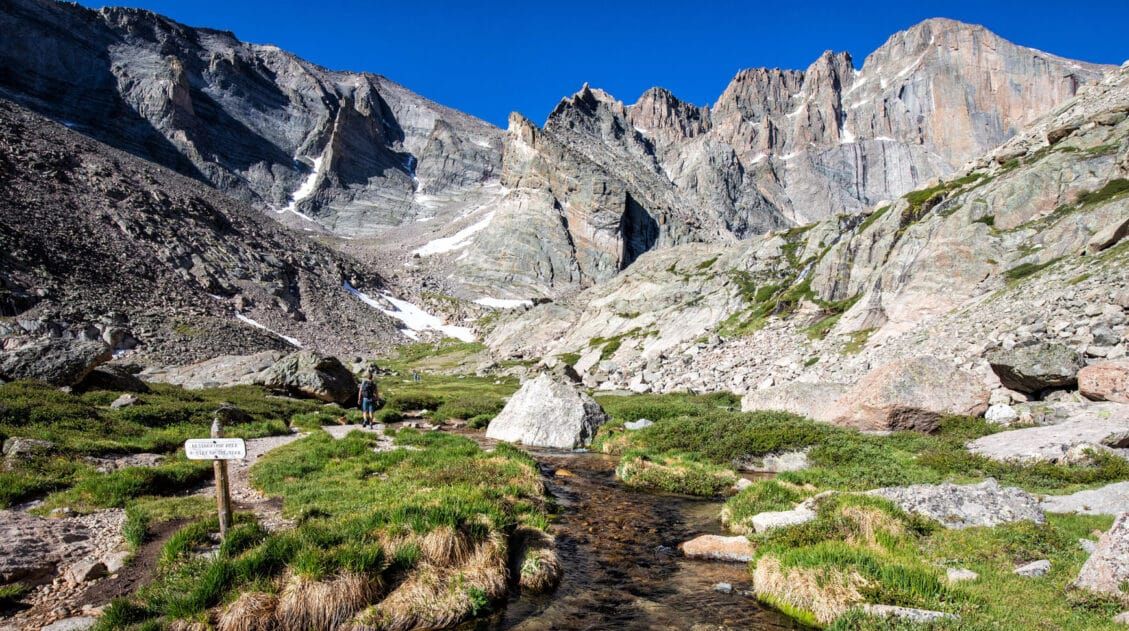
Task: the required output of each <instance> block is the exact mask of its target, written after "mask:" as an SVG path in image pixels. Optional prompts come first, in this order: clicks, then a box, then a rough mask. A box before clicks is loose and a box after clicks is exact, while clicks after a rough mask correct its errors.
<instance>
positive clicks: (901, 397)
mask: <svg viewBox="0 0 1129 631" xmlns="http://www.w3.org/2000/svg"><path fill="white" fill-rule="evenodd" d="M837 406H838V408H839V410H840V413H839V415H838V416H837V417H835V419H834V423H835V424H836V425H842V426H845V427H855V428H858V429H862V430H907V429H912V430H918V431H922V432H931V431H933V430H935V429H936V428H937V425H938V423H939V422H940V420H941V418H942V417H944V416H948V415H953V414H967V415H972V416H979V415H980V414H983V413H984V410H986V409H987V408H988V390H987V388H985V387H984V385H983V383H981V381H980V380H979V379H977V378H976V377H975V376H973V375H972V374H971V373H969V372H967V371H965V370H961V369H959V368H957V367H956V366H953V365H952V364H950V363H949V362H947V361H944V360H941V359H938V358H935V357H915V358H909V359H900V360H896V361H893V362H890V363H888V364H885V365H883V366H879V367H878V368H875V369H874V370H872V371H870V372H869V373H868V374H867V375H866V376H864V377H863V378H862V379H860V380H859V382H858V383H857V384H855V385H854V387H852V388H850V389H849V390H848V391H847V392H846V394H844V395H843V396H842V397H841V398H839V400H838V402H837Z"/></svg>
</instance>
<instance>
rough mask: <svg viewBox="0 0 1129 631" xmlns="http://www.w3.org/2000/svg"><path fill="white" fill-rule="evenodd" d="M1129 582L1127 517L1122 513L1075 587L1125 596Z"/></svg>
mask: <svg viewBox="0 0 1129 631" xmlns="http://www.w3.org/2000/svg"><path fill="white" fill-rule="evenodd" d="M1126 581H1129V513H1121V514H1120V515H1118V516H1117V519H1116V520H1114V522H1113V526H1112V527H1111V528H1110V529H1109V530H1107V531H1106V532H1105V534H1103V535H1102V538H1101V539H1099V540H1098V547H1097V549H1096V550H1094V553H1093V554H1091V555H1090V558H1089V559H1087V561H1086V563H1085V564H1084V565H1083V566H1082V569H1081V570H1080V571H1079V572H1078V578H1077V579H1075V581H1074V586H1075V587H1078V588H1081V589H1086V590H1089V591H1092V592H1097V593H1099V594H1109V595H1114V596H1124V594H1125V582H1126Z"/></svg>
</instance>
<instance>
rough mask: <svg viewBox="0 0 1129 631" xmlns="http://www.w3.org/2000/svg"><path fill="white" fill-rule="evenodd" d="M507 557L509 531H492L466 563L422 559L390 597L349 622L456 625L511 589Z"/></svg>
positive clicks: (391, 629)
mask: <svg viewBox="0 0 1129 631" xmlns="http://www.w3.org/2000/svg"><path fill="white" fill-rule="evenodd" d="M449 558H453V557H449ZM506 559H507V549H506V542H505V538H504V536H503V535H501V534H500V533H491V535H489V536H488V537H487V538H486V539H485V540H484V541H482V542H481V543H479V544H478V545H477V546H475V547H474V548H473V549H472V550H471V552H470V553H469V554H468V555H466V556H465V559H464V560H463V561H462V562H461V563H457V564H454V565H448V566H442V565H437V564H435V563H432V562H430V561H429V560H421V562H420V564H419V565H417V566H416V567H415V568H414V569H413V570H412V573H411V574H410V575H409V576H408V577H407V578H406V579H405V580H404V581H403V582H402V583H400V584H399V585H398V586H397V587H396V588H395V589H393V590H392V591H391V593H389V594H388V596H387V597H385V598H384V600H382V601H381V602H380V603H378V604H376V605H374V606H372V607H369V608H367V609H365V610H364V611H362V612H360V613H359V614H358V615H356V616H355V617H354V618H353V620H352V622H351V623H350V624H349V625H348V626H347V627H346V628H348V629H349V630H350V631H408V630H409V629H420V628H423V629H439V628H444V627H448V626H451V625H453V624H455V623H457V622H459V621H461V620H463V619H465V618H467V617H468V616H473V615H475V614H477V613H478V612H479V611H481V610H483V609H485V608H487V607H488V606H489V604H490V602H491V601H493V600H496V599H499V598H501V597H503V596H504V595H505V593H506V585H507V577H508V574H507V571H506Z"/></svg>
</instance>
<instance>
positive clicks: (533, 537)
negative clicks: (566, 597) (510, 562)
mask: <svg viewBox="0 0 1129 631" xmlns="http://www.w3.org/2000/svg"><path fill="white" fill-rule="evenodd" d="M514 541H516V542H517V545H516V546H515V547H516V550H517V554H516V555H515V556H514V559H515V565H516V567H515V568H514V573H515V574H516V575H517V577H518V584H519V585H520V586H521V589H522V590H528V591H531V592H535V593H536V592H544V591H547V590H549V589H552V588H553V587H555V586H556V584H557V583H558V582H560V580H561V574H562V569H561V563H560V559H559V558H557V551H556V540H555V539H554V538H553V537H552V536H550V535H549V534H547V533H545V532H542V531H540V530H536V529H533V528H521V529H519V530H518V532H517V533H515V534H514Z"/></svg>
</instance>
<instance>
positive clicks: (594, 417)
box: [486, 375, 608, 449]
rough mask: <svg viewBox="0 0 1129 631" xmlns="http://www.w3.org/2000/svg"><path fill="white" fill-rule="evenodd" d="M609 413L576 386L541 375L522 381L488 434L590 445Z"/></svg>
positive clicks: (559, 445) (537, 443) (532, 442)
mask: <svg viewBox="0 0 1129 631" xmlns="http://www.w3.org/2000/svg"><path fill="white" fill-rule="evenodd" d="M607 419H608V416H607V414H605V413H604V410H603V409H602V408H601V407H600V404H599V403H596V402H595V401H594V400H593V399H592V398H591V397H589V396H588V395H587V394H584V393H581V392H579V391H577V389H576V387H575V386H572V385H570V384H566V383H562V382H559V381H556V380H554V379H553V378H552V377H550V376H549V375H541V376H539V377H537V378H536V379H531V380H529V381H526V382H525V383H524V384H522V386H521V389H520V390H518V391H517V393H515V394H514V395H513V396H512V397H510V400H509V401H508V402H507V403H506V407H505V408H503V409H502V411H501V412H499V413H498V415H497V416H495V417H494V419H493V420H491V421H490V425H489V426H488V427H487V428H486V436H487V437H488V438H494V439H497V440H504V441H507V442H513V443H521V444H523V445H528V446H530V447H551V448H555V449H577V448H580V447H587V446H588V444H589V443H590V442H591V441H592V438H593V437H594V436H595V434H596V429H597V428H598V427H599V426H600V425H602V424H603V423H605V422H606V421H607Z"/></svg>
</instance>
